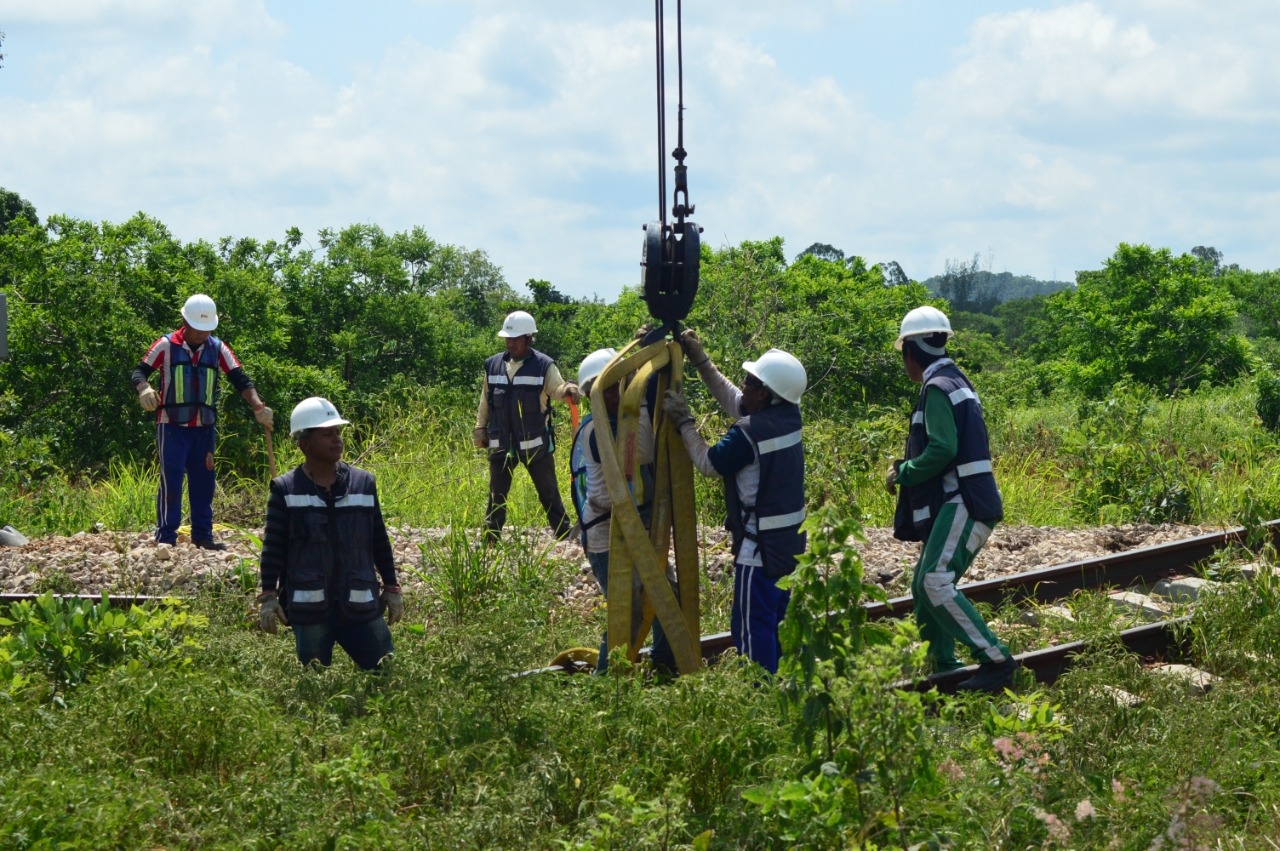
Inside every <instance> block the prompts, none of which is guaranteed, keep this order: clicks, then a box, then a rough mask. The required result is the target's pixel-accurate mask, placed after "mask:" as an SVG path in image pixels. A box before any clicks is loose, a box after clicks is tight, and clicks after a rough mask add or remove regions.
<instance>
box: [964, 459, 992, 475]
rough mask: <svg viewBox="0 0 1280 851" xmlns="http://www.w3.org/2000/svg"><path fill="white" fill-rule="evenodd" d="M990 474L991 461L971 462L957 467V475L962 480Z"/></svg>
mask: <svg viewBox="0 0 1280 851" xmlns="http://www.w3.org/2000/svg"><path fill="white" fill-rule="evenodd" d="M990 472H992V468H991V462H990V461H970V462H969V463H968V464H960V465H959V466H957V467H956V475H957V476H959V477H961V478H964V477H965V476H976V475H978V474H979V473H990Z"/></svg>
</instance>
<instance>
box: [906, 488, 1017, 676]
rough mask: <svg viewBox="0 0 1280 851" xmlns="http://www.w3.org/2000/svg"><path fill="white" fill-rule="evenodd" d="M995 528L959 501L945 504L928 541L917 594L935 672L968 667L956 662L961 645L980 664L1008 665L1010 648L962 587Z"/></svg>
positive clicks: (916, 582)
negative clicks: (996, 633)
mask: <svg viewBox="0 0 1280 851" xmlns="http://www.w3.org/2000/svg"><path fill="white" fill-rule="evenodd" d="M991 530H992V527H991V526H988V525H987V524H985V523H979V522H978V521H976V520H974V519H973V518H972V517H970V516H969V510H968V509H967V508H966V507H965V504H964V502H963V501H962V500H961V499H960V498H959V497H956V498H955V499H954V500H952V501H951V502H948V503H946V504H944V505H943V506H942V508H941V509H939V511H938V516H937V518H936V519H935V520H934V523H933V528H932V529H931V530H930V532H929V539H928V540H927V541H925V542H924V550H923V551H922V552H921V553H920V561H919V562H918V563H917V564H916V571H915V575H914V576H912V578H911V595H912V597H913V598H914V601H915V615H916V625H917V626H919V628H920V637H921V638H922V639H924V640H925V641H927V642H929V658H930V659H931V660H932V662H933V668H934V670H935V671H950V670H954V669H956V668H960V667H963V665H962V663H961V662H960V661H959V660H957V659H956V642H957V641H958V642H960V643H961V644H963V645H964V646H966V647H968V648H969V650H970V652H972V653H973V657H974V659H975V660H977V661H978V662H979V663H993V662H1003V661H1005V660H1006V659H1008V658H1010V655H1011V654H1010V653H1009V648H1008V647H1006V646H1005V645H1004V644H1002V643H1001V642H1000V640H999V639H997V638H996V637H995V635H994V634H993V633H992V632H991V629H990V628H989V627H988V626H987V623H986V621H984V620H983V619H982V615H980V614H978V611H977V609H975V608H974V607H973V603H970V602H969V600H968V598H966V597H965V596H964V594H963V593H961V592H960V589H959V588H957V587H956V586H957V585H958V584H959V583H960V579H961V577H963V576H964V574H965V571H966V570H968V569H969V565H971V564H973V560H974V558H975V557H976V556H977V555H978V550H980V549H982V545H983V544H985V543H986V542H987V538H989V537H991Z"/></svg>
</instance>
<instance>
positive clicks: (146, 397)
mask: <svg viewBox="0 0 1280 851" xmlns="http://www.w3.org/2000/svg"><path fill="white" fill-rule="evenodd" d="M138 404H140V405H141V406H142V410H144V411H154V410H155V409H156V408H158V407H160V394H159V393H157V392H156V391H155V388H153V387H152V386H151V385H150V384H148V385H147V386H146V387H144V388H142V390H140V391H138Z"/></svg>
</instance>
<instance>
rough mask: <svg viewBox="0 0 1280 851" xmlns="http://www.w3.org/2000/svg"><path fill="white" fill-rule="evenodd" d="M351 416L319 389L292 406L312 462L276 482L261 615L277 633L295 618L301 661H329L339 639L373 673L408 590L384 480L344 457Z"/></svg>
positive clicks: (293, 422)
mask: <svg viewBox="0 0 1280 851" xmlns="http://www.w3.org/2000/svg"><path fill="white" fill-rule="evenodd" d="M346 424H347V421H346V420H344V419H342V417H340V416H338V409H337V408H335V407H334V406H333V403H332V402H330V401H329V400H328V399H324V398H321V397H319V396H312V397H311V398H309V399H303V400H302V401H301V402H299V403H298V405H297V407H295V408H294V409H293V415H292V416H291V417H290V419H289V431H290V433H291V434H292V436H293V438H294V439H295V440H297V442H298V448H299V449H300V450H302V455H303V458H305V459H306V460H304V461H303V462H302V463H301V464H299V465H298V466H297V467H295V468H293V469H292V470H290V471H289V472H287V473H285V474H284V475H283V476H278V477H277V478H275V479H272V480H271V493H270V495H269V496H268V497H267V522H266V529H265V530H264V531H263V534H262V555H261V557H260V560H259V574H260V577H261V581H262V593H261V594H260V595H258V603H259V610H258V623H259V626H261V627H262V629H263V631H264V632H268V633H271V634H275V632H276V629H277V624H278V623H281V622H283V623H285V624H292V626H293V637H294V642H295V645H296V648H297V653H298V661H300V662H302V664H304V665H306V664H308V663H310V662H313V661H314V662H319V663H320V664H321V665H323V666H325V667H328V666H329V664H330V663H331V662H332V661H333V646H334V645H335V644H337V645H338V646H339V647H341V648H342V649H343V650H345V651H346V652H347V655H349V656H350V657H351V659H352V661H354V662H355V663H356V664H357V665H359V666H360V667H361V668H363V669H364V670H367V671H368V670H375V669H377V668H379V667H380V666H381V664H382V660H383V659H384V658H386V657H387V656H389V655H391V652H392V649H393V648H392V644H391V630H390V629H388V624H394V623H396V622H397V621H399V620H400V618H401V617H403V616H404V598H403V597H401V595H400V585H399V583H398V582H397V581H396V565H395V557H394V555H393V554H392V551H391V539H390V538H389V537H388V535H387V526H386V523H385V522H384V521H383V519H382V507H381V505H380V504H379V503H378V485H377V482H376V481H375V480H374V477H373V474H371V473H368V472H365V471H364V470H361V469H360V468H359V467H352V466H351V465H349V464H346V463H343V461H342V450H343V444H342V426H344V425H346ZM384 611H385V612H386V621H383V619H382V614H383V612H384Z"/></svg>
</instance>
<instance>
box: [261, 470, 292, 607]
mask: <svg viewBox="0 0 1280 851" xmlns="http://www.w3.org/2000/svg"><path fill="white" fill-rule="evenodd" d="M288 554H289V511H288V509H287V508H286V507H285V501H284V491H282V490H280V489H279V488H278V487H277V486H276V483H275V482H272V483H271V495H270V496H268V497H267V525H266V529H264V530H263V532H262V555H261V556H260V557H259V561H258V575H259V577H260V578H261V580H262V590H263V591H274V590H276V588H277V586H278V585H279V583H280V577H281V575H282V574H283V573H284V566H285V564H286V559H287V557H288Z"/></svg>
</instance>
